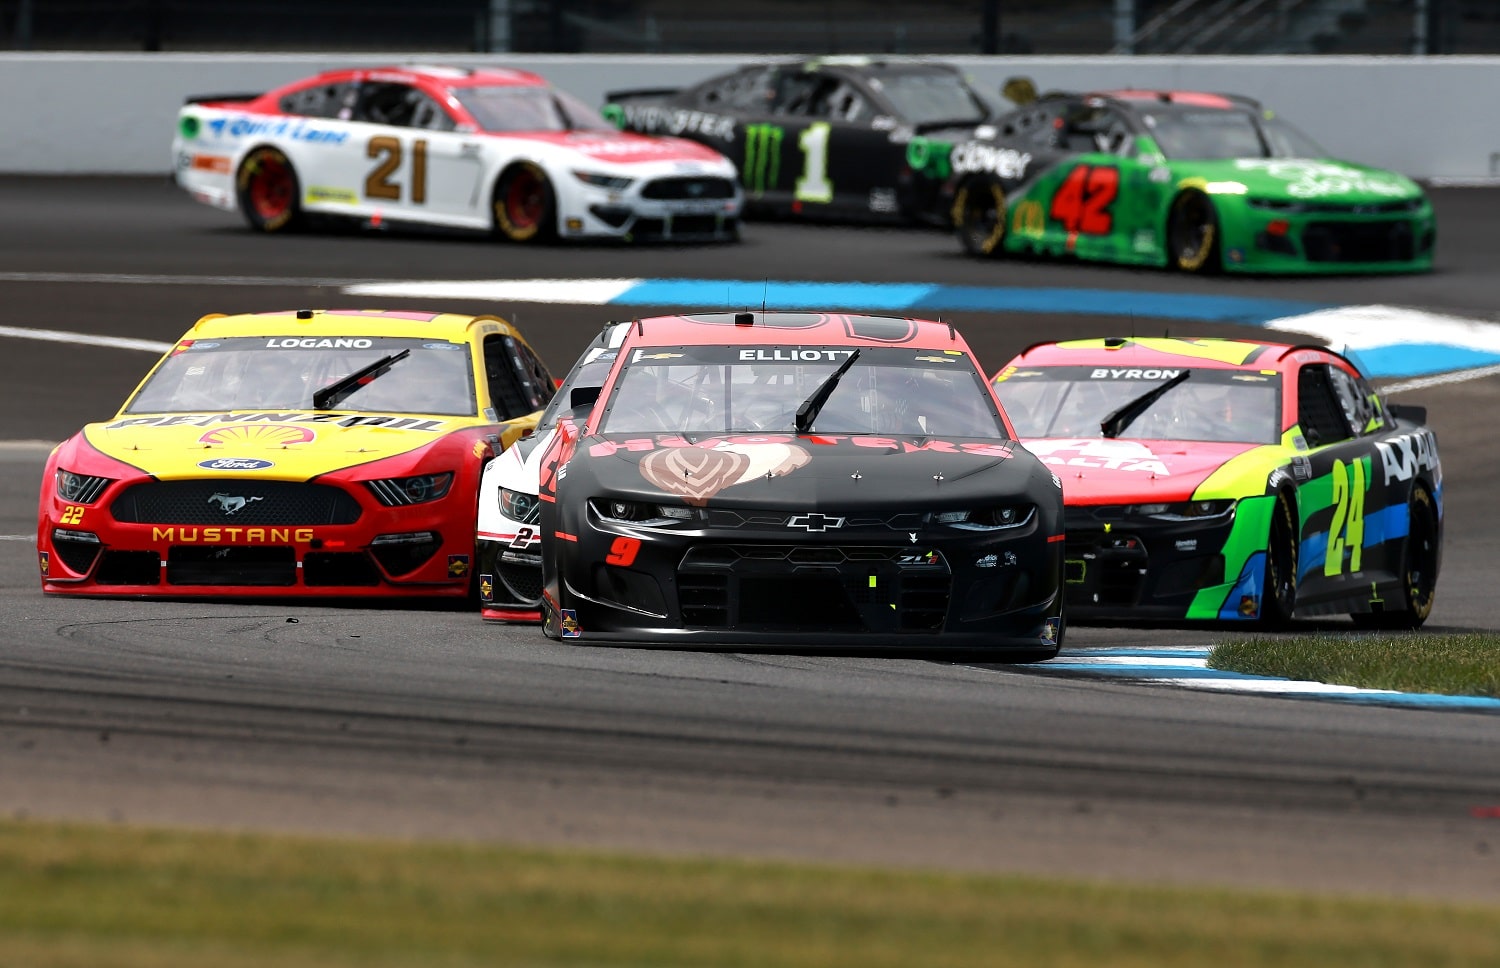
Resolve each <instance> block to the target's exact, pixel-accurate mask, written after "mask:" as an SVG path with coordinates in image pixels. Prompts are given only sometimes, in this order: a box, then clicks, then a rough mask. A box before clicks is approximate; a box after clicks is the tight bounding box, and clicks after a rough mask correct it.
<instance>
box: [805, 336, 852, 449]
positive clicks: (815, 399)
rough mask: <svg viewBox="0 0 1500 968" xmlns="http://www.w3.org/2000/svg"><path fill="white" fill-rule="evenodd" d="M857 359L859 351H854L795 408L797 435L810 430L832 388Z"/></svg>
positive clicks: (830, 394) (831, 392) (831, 393)
mask: <svg viewBox="0 0 1500 968" xmlns="http://www.w3.org/2000/svg"><path fill="white" fill-rule="evenodd" d="M857 359H859V350H858V349H856V350H855V351H854V352H853V353H850V354H849V358H848V359H847V360H845V361H844V362H842V363H840V364H839V368H838V369H837V370H834V371H833V372H832V373H830V374H828V379H826V380H824V381H823V382H822V383H819V384H818V388H817V389H816V390H814V391H813V392H812V396H810V397H808V398H807V399H806V400H803V401H802V405H801V406H800V407H798V408H797V423H796V426H797V433H799V434H805V433H807V432H808V431H809V430H810V429H812V425H813V421H814V420H817V419H818V412H819V411H820V410H822V409H823V404H825V403H827V402H828V398H829V397H830V396H832V395H833V388H834V387H836V386H838V385H839V381H840V380H842V379H843V378H844V374H845V373H848V372H849V367H851V366H853V365H854V361H855V360H857Z"/></svg>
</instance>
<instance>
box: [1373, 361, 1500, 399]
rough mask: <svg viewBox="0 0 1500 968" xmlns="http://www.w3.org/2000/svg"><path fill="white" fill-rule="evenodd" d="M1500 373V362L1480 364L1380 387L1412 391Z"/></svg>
mask: <svg viewBox="0 0 1500 968" xmlns="http://www.w3.org/2000/svg"><path fill="white" fill-rule="evenodd" d="M1497 374H1500V364H1497V365H1495V366H1480V367H1475V368H1474V369H1472V370H1455V371H1454V372H1452V373H1439V374H1437V375H1436V376H1424V377H1418V378H1417V379H1415V380H1404V381H1402V382H1401V383H1392V384H1389V385H1387V386H1383V387H1381V388H1380V390H1381V392H1382V393H1410V392H1411V391H1413V390H1425V389H1427V388H1428V387H1440V386H1444V385H1446V384H1449V383H1467V382H1468V381H1470V380H1482V379H1484V378H1485V377H1487V376H1495V375H1497Z"/></svg>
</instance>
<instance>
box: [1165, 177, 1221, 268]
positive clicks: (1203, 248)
mask: <svg viewBox="0 0 1500 968" xmlns="http://www.w3.org/2000/svg"><path fill="white" fill-rule="evenodd" d="M1172 240H1173V241H1172V251H1173V253H1174V254H1175V255H1176V257H1177V265H1178V266H1180V267H1181V268H1183V269H1189V270H1192V269H1199V268H1201V267H1202V266H1203V263H1205V262H1207V261H1208V254H1209V252H1210V251H1212V250H1213V245H1214V225H1213V219H1212V218H1210V216H1209V208H1208V200H1207V199H1205V198H1204V197H1203V196H1202V195H1197V194H1191V195H1185V196H1183V198H1182V200H1181V201H1179V202H1178V203H1177V206H1176V207H1175V208H1174V209H1173V210H1172Z"/></svg>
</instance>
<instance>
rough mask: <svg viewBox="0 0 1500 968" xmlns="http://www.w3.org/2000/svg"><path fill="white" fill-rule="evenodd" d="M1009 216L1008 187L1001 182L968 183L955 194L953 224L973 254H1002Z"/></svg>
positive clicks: (959, 237)
mask: <svg viewBox="0 0 1500 968" xmlns="http://www.w3.org/2000/svg"><path fill="white" fill-rule="evenodd" d="M1005 216H1006V208H1005V189H1004V188H1002V187H1001V186H1000V183H999V182H997V181H989V180H982V181H979V180H976V181H969V182H965V183H964V185H963V186H962V187H961V188H959V190H958V194H956V195H954V196H953V227H954V228H955V229H956V230H957V232H958V240H959V241H960V242H962V243H963V247H964V251H965V252H967V253H968V254H969V255H982V256H994V255H999V254H1000V252H1001V247H1000V243H1001V241H1002V240H1003V239H1004V238H1005Z"/></svg>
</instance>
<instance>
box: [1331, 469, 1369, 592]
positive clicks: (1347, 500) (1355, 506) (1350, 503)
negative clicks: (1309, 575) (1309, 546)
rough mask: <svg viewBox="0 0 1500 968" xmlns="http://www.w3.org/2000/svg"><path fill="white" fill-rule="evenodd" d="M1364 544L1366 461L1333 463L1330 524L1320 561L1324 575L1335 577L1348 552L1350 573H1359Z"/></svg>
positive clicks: (1340, 569) (1341, 569) (1340, 570)
mask: <svg viewBox="0 0 1500 968" xmlns="http://www.w3.org/2000/svg"><path fill="white" fill-rule="evenodd" d="M1364 544H1365V462H1364V461H1362V460H1356V461H1353V462H1351V463H1349V464H1348V465H1345V463H1344V462H1343V461H1341V460H1336V461H1334V462H1333V524H1332V525H1330V526H1329V528H1328V555H1327V557H1325V558H1324V559H1323V574H1325V575H1337V574H1340V573H1341V572H1342V571H1343V570H1344V551H1345V549H1348V551H1349V570H1350V571H1351V572H1355V571H1359V566H1360V553H1361V552H1362V551H1363V550H1364Z"/></svg>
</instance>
